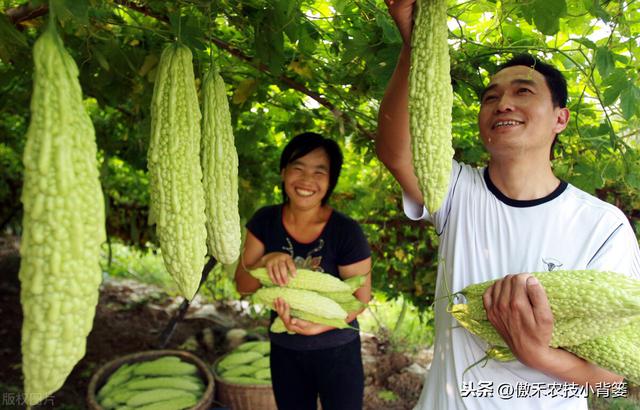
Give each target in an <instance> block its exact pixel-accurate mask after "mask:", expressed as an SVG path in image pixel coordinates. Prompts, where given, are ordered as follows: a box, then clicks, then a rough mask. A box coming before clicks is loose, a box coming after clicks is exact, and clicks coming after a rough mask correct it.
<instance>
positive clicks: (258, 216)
mask: <svg viewBox="0 0 640 410" xmlns="http://www.w3.org/2000/svg"><path fill="white" fill-rule="evenodd" d="M273 213H274V212H273V209H272V207H263V208H260V209H258V210H257V211H256V212H255V213H254V214H253V216H252V217H251V219H249V222H247V224H246V225H245V226H246V227H247V229H248V230H249V232H251V233H252V234H253V236H255V237H256V238H258V240H259V241H260V242H262V243H263V244H264V243H265V241H266V238H267V231H268V229H269V226H268V224H269V221H270V220H271V218H272V217H273V215H272V214H273Z"/></svg>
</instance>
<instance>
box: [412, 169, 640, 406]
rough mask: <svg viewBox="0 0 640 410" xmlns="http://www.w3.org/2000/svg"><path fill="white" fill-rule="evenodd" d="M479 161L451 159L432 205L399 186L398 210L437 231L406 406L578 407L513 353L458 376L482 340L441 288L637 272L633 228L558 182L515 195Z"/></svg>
mask: <svg viewBox="0 0 640 410" xmlns="http://www.w3.org/2000/svg"><path fill="white" fill-rule="evenodd" d="M485 170H486V168H482V169H476V168H472V167H470V166H468V165H465V164H459V163H457V162H455V161H454V163H453V169H452V173H451V183H450V187H449V192H448V194H447V197H446V199H445V200H444V202H443V205H442V206H441V208H440V210H438V211H437V212H435V213H434V214H433V215H429V214H428V213H427V211H426V209H425V208H424V207H423V206H421V205H418V204H416V203H415V202H413V201H412V200H411V199H410V198H408V197H407V196H406V195H405V194H403V200H404V211H405V214H406V215H407V216H408V217H409V218H411V219H414V220H418V219H426V220H428V221H430V222H432V223H433V224H434V226H435V229H436V231H437V232H438V235H439V236H440V248H439V252H438V254H439V258H440V263H439V268H438V279H437V282H436V304H435V332H436V333H435V347H434V358H433V362H432V364H431V368H430V370H429V372H428V373H427V376H426V379H425V384H424V387H423V390H422V394H421V396H420V400H419V402H418V404H417V406H416V409H420V410H455V409H465V408H466V409H469V410H489V409H507V408H508V409H512V408H516V409H518V410H529V409H544V410H551V409H563V410H569V409H571V410H573V409H581V410H583V409H584V410H586V409H587V400H586V398H585V397H586V396H585V395H584V392H583V394H575V393H576V392H575V391H574V390H573V389H572V387H575V386H571V385H568V384H566V383H565V382H563V381H561V380H559V379H554V378H551V377H549V376H546V375H545V374H543V373H541V372H539V371H537V370H534V369H531V368H529V367H526V366H525V365H523V364H522V363H520V362H519V361H517V360H516V361H511V362H506V363H500V362H496V361H493V360H489V361H488V362H487V363H486V365H485V366H484V367H483V366H482V365H477V366H474V367H472V368H471V369H469V370H468V371H467V372H466V373H465V374H464V379H463V378H462V375H463V372H464V371H465V369H467V368H468V367H469V366H471V365H472V364H474V363H476V362H477V361H479V360H480V359H482V358H483V357H484V356H485V350H486V349H487V344H486V343H484V342H483V341H482V340H481V339H479V338H477V337H476V336H474V335H472V334H471V333H469V332H468V331H467V330H465V329H464V328H462V327H459V325H458V324H457V323H456V321H455V319H454V318H453V317H452V316H451V315H450V314H449V313H448V312H447V310H446V307H447V303H448V300H447V298H446V295H447V294H448V291H451V292H457V291H460V290H462V289H463V288H464V287H466V286H467V285H470V284H473V283H478V282H483V281H487V280H491V279H496V278H500V277H503V276H505V275H507V274H509V273H521V272H541V271H550V270H558V269H596V270H608V271H615V272H619V273H623V274H627V275H632V276H635V277H638V278H639V279H640V250H639V249H638V242H637V239H636V237H635V234H634V232H633V229H632V228H631V225H630V224H629V222H628V220H627V218H626V217H625V215H624V214H623V213H622V212H621V211H620V210H619V209H618V208H616V207H615V206H613V205H610V204H608V203H606V202H603V201H601V200H599V199H597V198H595V197H594V196H592V195H589V194H587V193H585V192H583V191H581V190H579V189H577V188H576V187H574V186H572V185H570V184H567V183H566V182H562V183H561V184H560V186H558V188H557V189H556V190H555V191H554V192H552V193H551V194H549V195H548V196H547V197H545V198H541V199H538V200H531V201H517V200H512V199H510V198H507V197H506V196H504V195H503V194H502V193H501V192H500V191H499V190H498V189H497V188H496V187H495V186H494V185H493V184H492V183H491V181H490V180H489V178H488V173H486V171H485ZM445 278H446V282H445ZM443 296H444V297H443ZM577 390H578V391H577V393H580V390H579V388H578V389H577ZM462 396H465V397H462ZM482 396H484V397H482ZM509 396H511V398H507V397H509ZM554 396H555V397H554Z"/></svg>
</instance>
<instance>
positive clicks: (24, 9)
mask: <svg viewBox="0 0 640 410" xmlns="http://www.w3.org/2000/svg"><path fill="white" fill-rule="evenodd" d="M47 13H49V6H48V5H47V4H42V5H40V6H38V7H31V4H30V3H26V4H23V5H21V6H18V7H12V8H9V9H7V11H5V13H4V14H5V15H6V16H7V17H8V18H9V21H10V22H11V24H13V25H14V26H16V28H17V29H18V30H22V28H23V27H22V24H21V23H22V22H23V21H29V20H33V19H36V18H38V17H41V16H44V15H45V14H47Z"/></svg>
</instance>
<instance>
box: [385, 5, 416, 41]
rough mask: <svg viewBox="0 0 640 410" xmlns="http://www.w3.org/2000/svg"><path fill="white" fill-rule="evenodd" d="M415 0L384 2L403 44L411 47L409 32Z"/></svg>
mask: <svg viewBox="0 0 640 410" xmlns="http://www.w3.org/2000/svg"><path fill="white" fill-rule="evenodd" d="M415 2H416V0H385V3H386V4H387V7H388V8H389V14H390V15H391V18H393V21H395V22H396V26H398V30H400V35H401V36H402V39H403V40H404V43H405V44H406V45H408V46H410V45H411V31H412V30H413V6H414V4H415Z"/></svg>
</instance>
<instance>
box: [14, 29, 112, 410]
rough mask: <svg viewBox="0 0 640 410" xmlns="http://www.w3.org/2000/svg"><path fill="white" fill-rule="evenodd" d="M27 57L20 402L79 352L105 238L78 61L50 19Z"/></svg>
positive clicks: (65, 370)
mask: <svg viewBox="0 0 640 410" xmlns="http://www.w3.org/2000/svg"><path fill="white" fill-rule="evenodd" d="M33 58H34V64H35V68H34V75H33V94H32V97H31V120H30V123H29V128H28V130H27V137H26V138H27V141H26V145H25V150H24V157H23V162H24V185H23V190H22V203H23V206H24V207H23V209H24V215H23V220H22V232H23V233H22V240H21V247H20V253H21V257H22V260H21V264H20V273H19V277H20V282H21V290H20V301H21V303H22V310H23V316H24V320H23V324H22V371H23V373H24V390H25V396H24V398H25V402H26V404H27V405H35V404H36V403H38V402H39V401H41V400H43V399H45V398H46V397H47V396H49V395H50V394H51V393H53V392H55V391H56V390H58V389H59V388H60V387H61V386H62V385H63V383H64V381H65V380H66V378H67V376H68V375H69V373H71V370H72V369H73V367H74V366H75V365H76V363H77V362H78V361H79V360H80V359H81V358H82V357H83V356H84V354H85V349H86V337H87V335H88V334H89V332H90V331H91V328H92V326H93V318H94V314H95V307H96V305H97V303H98V289H99V286H100V282H101V280H102V272H101V269H100V245H101V244H102V243H103V242H104V240H105V214H104V197H103V194H102V188H101V186H100V179H99V172H98V162H97V159H96V154H97V149H96V142H95V132H94V129H93V124H92V123H91V119H90V118H89V115H88V114H87V112H86V111H85V109H84V106H83V102H82V90H81V88H80V83H79V82H78V67H77V66H76V64H75V62H74V61H73V58H72V57H71V56H70V55H69V53H68V52H67V51H66V50H65V49H64V45H63V44H62V39H61V38H60V37H59V35H58V33H57V31H56V27H55V25H54V23H53V21H52V22H50V24H49V26H48V27H47V29H46V30H45V31H44V33H43V34H42V35H41V36H40V37H39V38H38V40H37V41H36V42H35V44H34V47H33Z"/></svg>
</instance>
